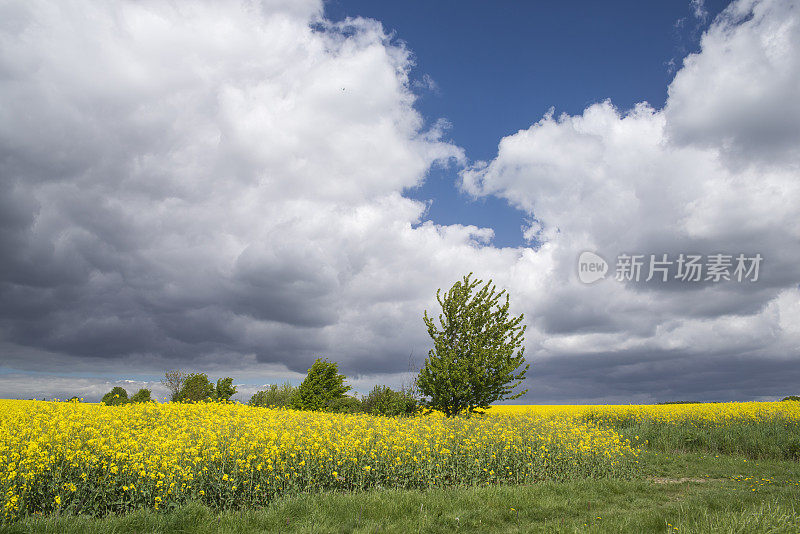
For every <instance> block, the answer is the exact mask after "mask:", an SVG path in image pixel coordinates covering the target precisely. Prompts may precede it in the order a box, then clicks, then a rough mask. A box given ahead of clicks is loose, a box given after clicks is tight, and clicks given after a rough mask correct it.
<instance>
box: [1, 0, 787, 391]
mask: <svg viewBox="0 0 800 534" xmlns="http://www.w3.org/2000/svg"><path fill="white" fill-rule="evenodd" d="M698 5H700V6H701V5H702V4H698ZM0 9H1V10H2V12H0V21H2V22H1V23H0V102H2V106H0V258H2V259H0V300H1V301H2V307H1V308H0V340H2V351H3V352H2V354H3V360H4V366H3V367H5V368H6V369H10V370H12V371H13V373H16V374H12V375H7V376H6V381H5V382H4V383H6V384H11V383H12V382H13V381H14V380H17V379H19V376H20V375H19V373H29V372H47V373H51V374H53V375H57V374H58V373H63V372H65V371H66V370H67V369H69V370H73V371H75V372H87V373H88V372H94V371H95V370H96V369H98V368H102V369H105V370H106V371H105V372H108V373H113V372H114V370H116V372H118V373H119V372H125V371H126V370H131V371H133V370H138V371H136V372H137V373H154V374H156V375H157V374H159V373H160V371H162V370H163V369H164V368H167V367H174V366H184V367H187V366H188V367H195V368H199V369H203V370H208V371H209V372H210V373H212V374H223V373H224V374H231V375H233V376H235V377H236V378H237V381H239V380H242V379H244V380H245V381H248V378H252V380H251V381H253V382H254V381H257V380H260V379H262V377H265V376H273V377H277V376H280V377H282V378H283V377H298V376H302V375H301V374H300V373H302V372H303V371H304V370H305V369H307V368H308V367H309V365H310V363H311V362H312V361H313V359H314V358H315V357H317V356H319V355H325V356H328V357H330V358H332V359H334V360H336V361H338V362H340V365H341V367H342V369H343V370H344V371H345V372H346V373H348V374H349V375H351V376H354V380H355V382H356V383H358V384H359V385H361V384H363V389H364V390H366V389H368V388H369V384H368V382H369V381H370V380H371V379H370V378H369V377H380V381H382V382H384V383H390V382H392V380H394V381H396V382H398V383H399V381H400V380H402V379H403V378H406V377H405V375H402V374H400V373H403V372H405V371H406V370H407V366H408V363H407V362H408V357H409V353H411V352H412V351H413V353H414V354H415V359H416V361H417V363H418V364H419V363H420V361H421V360H422V358H423V357H424V352H425V351H426V349H427V345H428V343H427V340H426V333H425V330H424V328H423V325H422V321H421V315H422V311H423V310H424V309H428V310H433V309H435V308H434V304H435V300H434V299H433V296H434V293H435V290H436V289H437V288H439V287H446V286H449V285H450V284H452V282H453V281H455V280H456V279H457V278H459V277H460V276H462V275H463V274H466V272H469V271H474V272H475V273H476V274H477V275H478V276H480V277H483V278H493V279H494V280H495V282H497V283H498V284H500V285H501V286H502V287H505V288H507V289H508V290H509V292H510V294H511V296H512V305H513V307H514V309H515V312H516V313H520V312H524V313H525V315H526V319H527V322H528V324H529V330H528V336H527V337H528V343H527V346H528V354H529V358H530V359H532V360H533V361H534V365H533V366H532V371H531V375H532V377H533V378H532V385H533V387H532V389H531V397H530V399H532V400H548V399H549V400H554V399H558V400H569V399H579V400H588V399H595V400H597V399H605V398H608V399H610V398H618V399H624V398H630V399H637V400H652V399H663V398H668V397H674V396H675V395H680V396H683V397H695V398H697V397H702V396H704V395H706V394H707V393H708V392H709V391H713V392H716V393H712V395H717V396H719V397H725V398H728V397H730V398H734V397H736V396H737V395H738V396H742V395H744V396H747V397H753V396H758V395H779V394H780V392H781V391H783V390H780V388H782V387H783V388H785V387H788V385H789V384H790V381H791V380H794V382H795V383H796V382H797V378H798V376H797V371H795V370H793V369H796V365H794V366H792V364H796V363H797V359H798V358H799V357H800V330H798V327H797V326H796V325H797V324H800V323H799V322H798V319H800V304H798V302H799V301H800V299H798V289H797V284H798V281H799V280H800V271H798V267H797V266H798V262H800V247H797V243H798V242H800V217H798V215H800V213H798V211H800V208H798V206H800V202H798V200H800V181H799V180H798V163H800V154H798V152H797V146H800V145H799V144H798V141H800V133H799V132H800V130H798V126H797V125H798V124H800V107H798V104H797V103H798V102H800V94H798V93H800V83H798V82H800V79H798V76H800V74H799V73H800V68H799V67H798V61H800V60H798V58H800V53H799V52H800V51H799V50H798V47H799V46H800V37H799V36H798V32H800V29H798V28H800V24H799V23H798V15H797V13H796V8H795V7H794V6H793V5H792V4H791V3H790V2H777V1H769V2H759V3H753V2H738V3H736V4H734V5H732V6H731V7H730V8H728V9H727V10H726V11H725V12H724V13H723V14H722V15H721V16H720V17H719V18H718V19H717V20H716V21H715V22H714V23H713V24H712V25H711V27H710V28H709V30H708V31H707V32H706V34H705V35H704V37H703V39H702V43H701V51H700V52H699V53H698V54H695V55H692V56H689V57H688V58H686V60H685V63H684V66H683V67H682V68H681V69H680V70H679V71H678V73H677V74H676V77H675V80H674V81H673V83H672V84H671V86H670V88H669V98H668V101H667V105H666V106H665V108H664V109H661V110H656V109H653V108H652V107H650V106H648V105H647V104H646V103H642V104H640V105H638V106H636V107H635V108H634V109H632V110H628V111H620V110H618V109H616V108H615V107H614V105H613V103H612V102H601V103H598V104H595V105H592V106H590V107H589V108H587V109H586V110H585V111H584V112H583V113H582V114H581V115H577V116H567V115H562V116H560V117H556V116H555V115H554V113H551V114H548V115H547V116H545V117H543V118H541V120H539V121H538V122H536V123H534V124H533V125H532V126H531V127H530V128H529V129H527V130H523V131H520V132H518V133H517V134H514V135H510V136H509V137H506V138H504V139H503V140H502V141H501V142H500V145H499V148H498V156H497V158H495V159H494V160H493V161H491V162H488V163H476V164H470V163H468V159H467V155H466V154H464V152H463V150H462V149H460V148H459V147H457V146H455V145H454V144H453V143H452V142H450V141H448V139H447V137H446V122H445V121H440V122H436V123H434V124H433V125H432V126H426V123H425V121H424V120H423V117H421V116H420V114H419V113H418V112H417V111H416V110H415V109H414V107H413V106H414V101H415V94H414V92H413V90H414V87H413V86H412V84H411V82H410V81H409V76H408V73H409V70H410V68H411V66H412V59H411V55H410V52H409V50H407V49H406V48H405V47H404V45H403V44H401V43H397V42H395V41H393V40H392V39H390V37H389V36H388V35H387V34H386V32H385V31H384V30H383V28H382V26H381V25H380V24H379V23H378V22H376V21H371V20H366V19H349V20H347V21H345V22H343V23H340V24H334V23H331V22H329V21H327V20H325V19H324V17H323V15H322V13H323V9H322V4H321V3H320V2H311V1H309V2H296V1H286V2H280V1H273V2H256V1H252V2H244V3H239V4H236V5H234V4H227V3H214V2H196V3H193V4H181V5H180V6H178V5H171V4H148V3H134V2H123V1H117V2H102V3H100V2H89V1H84V2H82V1H77V0H76V1H74V2H70V3H63V2H44V1H24V2H23V1H19V2H7V3H5V4H4V7H2V8H0ZM412 45H413V43H412ZM429 86H430V87H433V86H434V85H433V82H432V81H431V83H430V84H429ZM434 165H455V166H462V167H463V168H464V170H463V172H462V175H461V176H462V187H463V188H464V189H465V190H466V191H468V192H469V193H471V194H473V195H475V196H485V195H495V196H498V197H501V198H504V199H506V200H507V201H508V202H509V203H510V204H512V205H514V206H517V207H520V208H522V209H523V210H525V211H527V212H528V213H529V215H530V217H531V221H532V222H531V224H530V227H529V228H528V230H527V233H526V235H527V236H528V237H529V238H530V239H531V240H532V241H531V242H532V243H537V244H538V246H537V247H536V248H524V247H523V248H519V249H510V248H496V247H493V246H492V245H491V237H492V231H491V229H487V228H476V227H473V226H462V225H450V226H440V225H435V224H433V223H432V222H430V221H427V220H426V214H425V210H426V206H425V204H424V203H422V202H418V201H415V200H411V199H408V198H406V197H404V196H403V192H404V191H405V190H406V189H407V188H411V187H414V186H416V185H418V184H420V183H421V182H422V181H423V180H424V179H425V177H426V173H427V172H428V170H429V169H430V168H431V167H432V166H434ZM584 250H594V251H597V252H599V253H601V254H602V255H604V257H606V259H608V260H613V256H614V255H616V254H618V253H620V252H623V251H639V252H641V253H670V254H677V253H679V252H701V253H704V254H711V253H716V252H728V253H738V252H743V253H748V254H751V253H755V252H759V253H761V254H762V255H763V256H764V258H765V263H764V267H763V271H762V278H761V279H760V280H759V281H758V282H757V283H752V284H749V285H747V284H733V283H730V284H700V285H699V286H693V287H686V286H685V285H680V284H664V285H661V286H658V285H653V284H649V285H643V284H638V285H637V284H622V283H617V282H613V281H611V280H606V281H603V282H600V283H598V284H595V285H592V286H585V285H582V284H580V283H579V282H578V280H577V277H576V275H575V269H576V265H575V262H576V260H577V257H578V255H579V254H580V252H582V251H584ZM698 373H701V374H698ZM742 373H746V376H745V375H744V374H742ZM793 373H794V374H793ZM359 375H360V376H359ZM24 376H34V377H35V376H37V375H24ZM48 376H49V375H48ZM692 376H694V377H697V376H703V377H704V382H700V381H698V380H696V379H690V377H692ZM8 377H12V378H8ZM392 377H394V378H392ZM759 377H760V378H759ZM282 378H281V379H282ZM656 378H658V379H656ZM25 380H27V381H31V380H33V381H34V382H35V380H36V379H35V378H30V379H25ZM58 380H60V378H57V377H56V378H48V379H47V380H44V379H42V381H41V382H39V383H40V384H41V386H42V388H44V389H47V388H50V390H53V391H55V389H53V388H56V389H58V388H61V387H62V386H61V383H60V382H58ZM86 380H89V381H91V380H90V379H86ZM376 380H377V379H376ZM759 380H761V381H759ZM772 380H777V382H770V381H772ZM144 382H145V381H142V383H144ZM98 383H100V385H99V386H97V387H100V388H101V389H102V388H105V387H106V386H107V385H109V384H110V383H111V382H108V383H106V381H103V380H101V381H99V382H98ZM48 384H50V385H48ZM31 387H33V386H31ZM82 387H84V386H82ZM86 387H89V386H88V385H87V386H86ZM3 388H4V389H3V391H6V392H12V390H13V391H16V389H13V388H12V386H10V385H7V386H3ZM9 388H10V389H9ZM779 390H780V391H779ZM20 391H21V390H20ZM25 391H29V390H28V389H26V390H25ZM59 391H60V389H59ZM87 391H88V390H87ZM7 394H10V393H7Z"/></svg>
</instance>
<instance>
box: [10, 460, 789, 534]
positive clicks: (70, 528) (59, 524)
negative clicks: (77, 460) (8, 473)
mask: <svg viewBox="0 0 800 534" xmlns="http://www.w3.org/2000/svg"><path fill="white" fill-rule="evenodd" d="M641 460H642V464H643V467H642V469H643V472H642V477H641V478H640V479H636V480H608V479H607V480H575V481H566V482H542V483H537V484H532V485H522V486H514V485H500V486H492V487H477V488H476V487H466V488H444V489H442V488H439V489H429V490H424V491H423V490H389V489H375V490H371V491H369V492H361V493H336V492H333V493H323V494H317V495H301V496H296V497H291V498H286V499H280V500H278V501H276V502H274V503H272V504H270V505H268V506H266V507H264V508H262V509H259V510H247V511H224V512H215V511H212V510H211V509H209V508H206V507H204V506H202V505H200V504H196V503H192V504H187V505H184V506H181V507H179V508H177V509H175V510H172V511H166V512H154V511H150V510H139V511H136V512H133V513H130V514H126V515H123V516H109V517H105V518H102V519H93V518H82V517H74V516H72V517H53V516H50V517H38V516H33V517H28V518H25V519H22V520H20V521H18V522H16V523H13V524H9V525H6V526H4V527H0V532H9V533H12V532H14V533H16V532H19V533H22V532H42V533H45V532H47V533H62V532H63V533H90V532H104V533H105V532H113V533H146V532H153V533H156V532H187V533H189V532H192V533H195V532H196V533H205V532H209V533H210V532H223V533H224V532H230V533H234V532H264V533H274V532H304V533H305V532H308V533H311V532H318V533H324V532H354V533H355V532H358V533H371V532H398V533H412V532H427V533H437V532H442V533H445V532H476V533H477V532H615V533H616V532H619V533H625V532H630V533H637V534H638V533H642V532H731V533H733V532H736V533H750V532H752V533H764V532H775V533H778V532H786V533H797V532H800V504H798V503H800V464H798V463H797V462H793V461H782V460H763V461H753V460H747V459H746V458H743V457H733V456H722V455H720V456H716V455H703V454H698V453H672V454H663V453H658V452H645V453H644V454H643V455H642V458H641Z"/></svg>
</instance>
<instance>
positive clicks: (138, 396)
mask: <svg viewBox="0 0 800 534" xmlns="http://www.w3.org/2000/svg"><path fill="white" fill-rule="evenodd" d="M151 400H153V399H151V398H150V390H149V389H146V388H142V389H140V390H139V391H137V392H136V393H134V394H133V397H131V402H150V401H151Z"/></svg>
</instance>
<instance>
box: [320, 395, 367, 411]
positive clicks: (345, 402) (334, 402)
mask: <svg viewBox="0 0 800 534" xmlns="http://www.w3.org/2000/svg"><path fill="white" fill-rule="evenodd" d="M325 411H327V412H336V413H361V412H363V411H364V407H363V405H362V403H361V401H360V400H358V399H357V398H355V397H351V396H350V395H344V396H343V397H339V398H336V399H331V400H329V401H328V403H327V404H326V406H325Z"/></svg>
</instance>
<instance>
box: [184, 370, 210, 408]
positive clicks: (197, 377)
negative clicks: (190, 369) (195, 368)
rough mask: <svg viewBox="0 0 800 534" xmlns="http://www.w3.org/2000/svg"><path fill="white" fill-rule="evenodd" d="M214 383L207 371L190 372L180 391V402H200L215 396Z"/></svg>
mask: <svg viewBox="0 0 800 534" xmlns="http://www.w3.org/2000/svg"><path fill="white" fill-rule="evenodd" d="M214 393H215V391H214V384H212V383H211V381H210V380H209V379H208V375H207V374H205V373H190V374H189V375H187V376H186V380H185V381H184V383H183V387H182V388H181V390H180V391H179V392H178V395H177V398H176V400H177V401H178V402H199V401H203V400H208V399H213V398H214V396H215V395H214Z"/></svg>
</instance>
